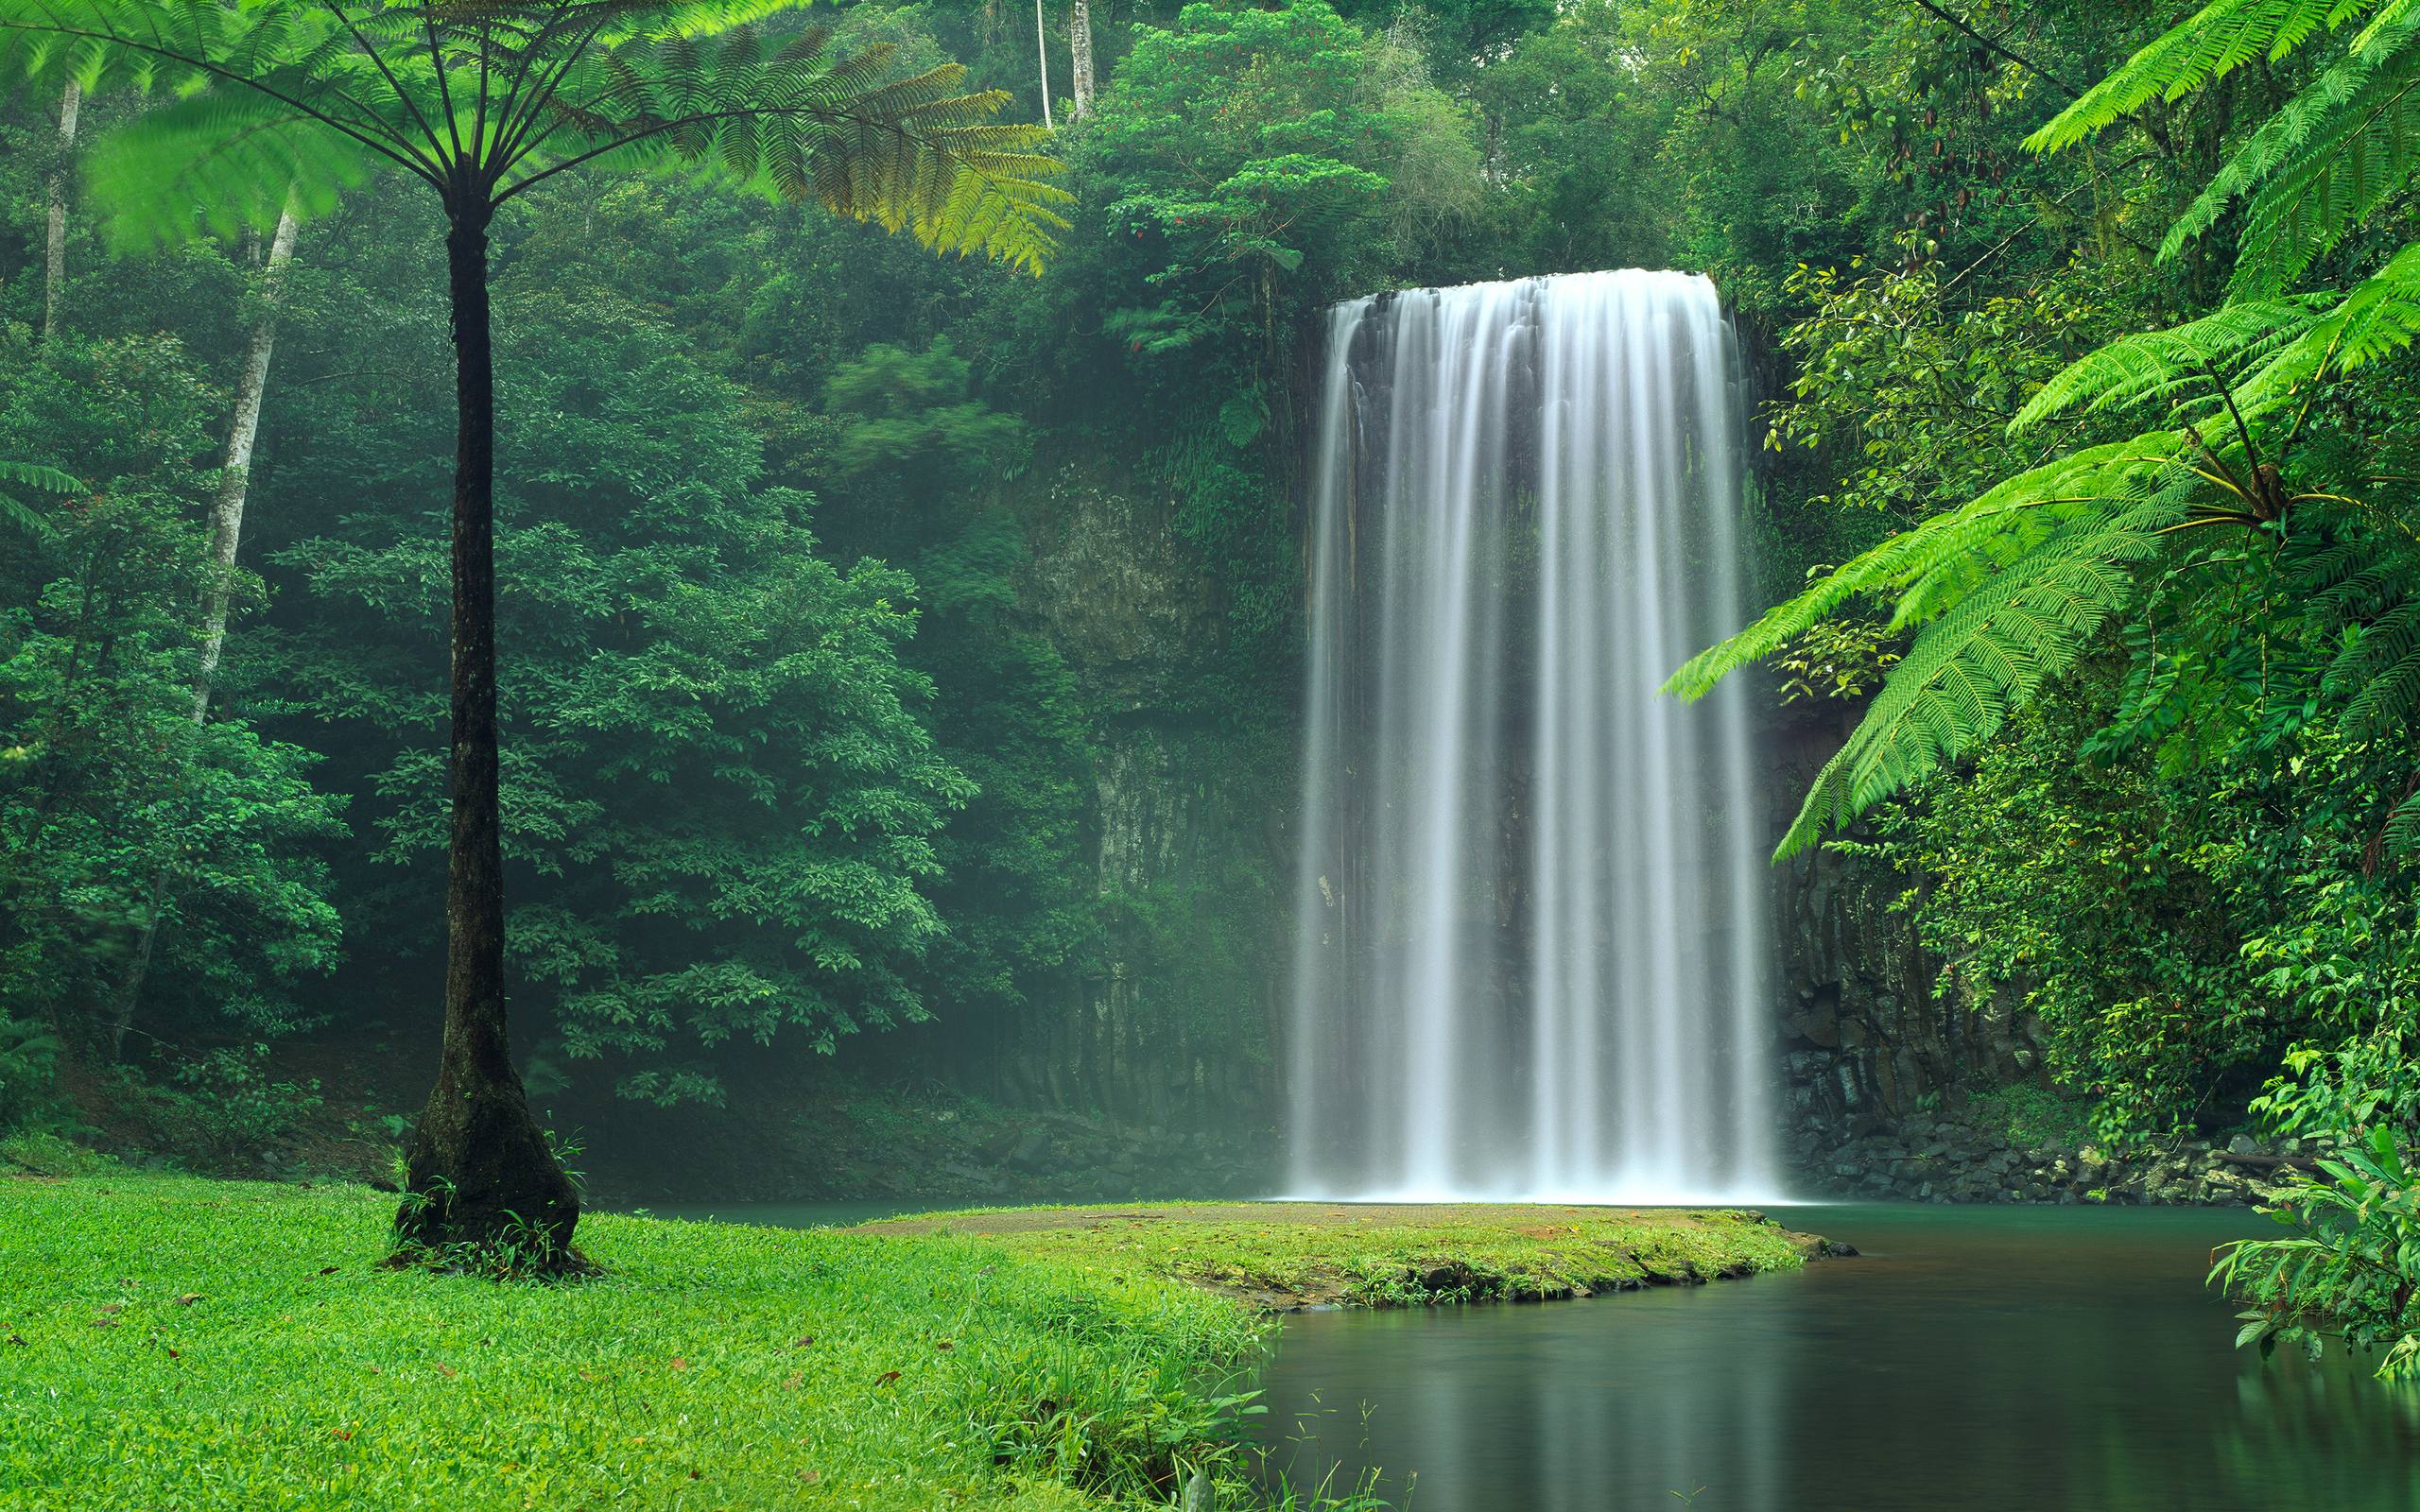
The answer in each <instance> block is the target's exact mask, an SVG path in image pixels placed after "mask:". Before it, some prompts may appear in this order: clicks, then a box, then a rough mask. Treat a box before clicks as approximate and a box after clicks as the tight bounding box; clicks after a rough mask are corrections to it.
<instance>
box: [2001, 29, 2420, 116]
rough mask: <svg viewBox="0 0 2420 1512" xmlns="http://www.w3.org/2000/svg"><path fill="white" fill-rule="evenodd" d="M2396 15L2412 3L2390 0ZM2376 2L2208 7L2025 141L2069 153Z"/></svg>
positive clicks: (2275, 55)
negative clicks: (2086, 140) (2104, 132)
mask: <svg viewBox="0 0 2420 1512" xmlns="http://www.w3.org/2000/svg"><path fill="white" fill-rule="evenodd" d="M2391 3H2392V4H2394V6H2396V7H2397V8H2398V9H2399V8H2401V7H2403V6H2405V5H2408V4H2409V3H2410V0H2391ZM2374 9H2377V0H2211V3H2210V4H2208V5H2205V6H2204V7H2203V8H2202V9H2200V10H2197V11H2195V12H2194V13H2193V14H2192V15H2190V16H2188V17H2187V18H2186V19H2185V20H2184V21H2182V22H2179V23H2178V24H2177V25H2176V26H2173V27H2171V28H2169V30H2168V31H2167V32H2166V33H2164V34H2163V35H2161V36H2160V37H2159V38H2157V39H2156V40H2154V41H2152V43H2148V44H2147V45H2145V46H2144V47H2143V48H2142V50H2140V51H2139V52H2137V53H2135V55H2134V56H2133V57H2132V58H2129V59H2127V60H2126V61H2125V62H2124V63H2122V64H2120V65H2118V69H2117V71H2116V72H2114V73H2112V74H2111V75H2110V76H2109V77H2107V78H2104V79H2102V80H2101V81H2100V83H2099V84H2096V85H2094V86H2093V87H2092V88H2091V89H2089V90H2086V91H2085V92H2084V93H2083V96H2082V97H2081V98H2079V99H2078V100H2076V102H2075V103H2074V104H2072V105H2070V106H2068V107H2067V108H2066V110H2064V111H2061V112H2059V113H2058V114H2057V115H2055V116H2052V117H2051V118H2050V120H2049V122H2048V124H2047V125H2045V126H2044V127H2043V128H2042V129H2040V130H2038V131H2036V132H2034V133H2033V134H2032V135H2031V136H2030V137H2028V138H2026V142H2025V145H2026V146H2028V147H2031V149H2033V150H2034V151H2036V152H2056V151H2058V150H2059V149H2061V148H2063V147H2070V146H2075V145H2076V144H2077V143H2079V142H2082V141H2083V139H2084V138H2086V137H2088V136H2091V135H2092V134H2093V133H2095V132H2097V131H2100V130H2101V129H2104V128H2106V127H2108V126H2110V125H2111V124H2113V123H2115V122H2117V121H2118V120H2120V119H2122V118H2123V117H2125V116H2128V115H2131V114H2133V113H2134V112H2136V111H2138V110H2140V109H2142V108H2143V107H2144V106H2146V105H2148V104H2150V103H2151V102H2152V101H2153V100H2169V101H2174V100H2179V99H2182V98H2184V97H2185V96H2186V95H2187V94H2191V93H2192V92H2193V91H2194V90H2197V89H2200V88H2201V87H2202V86H2204V85H2205V84H2208V83H2211V82H2213V81H2215V80H2217V79H2221V78H2223V77H2226V76H2227V75H2229V74H2231V73H2233V72H2235V71H2236V70H2237V69H2238V68H2241V67H2242V66H2243V65H2244V64H2246V63H2249V62H2253V61H2255V60H2259V59H2264V58H2265V59H2267V60H2270V61H2272V62H2274V61H2275V60H2278V59H2280V58H2283V57H2285V56H2286V54H2288V53H2289V52H2291V51H2292V50H2293V49H2294V48H2295V47H2297V46H2300V45H2301V44H2302V43H2305V42H2307V41H2308V40H2309V39H2310V38H2311V37H2313V36H2315V35H2317V34H2319V33H2320V32H2323V31H2334V30H2335V29H2337V28H2338V27H2340V26H2343V25H2344V24H2345V23H2347V22H2350V21H2354V20H2357V19H2359V17H2361V16H2363V15H2365V14H2368V13H2369V12H2371V11H2373V10H2374Z"/></svg>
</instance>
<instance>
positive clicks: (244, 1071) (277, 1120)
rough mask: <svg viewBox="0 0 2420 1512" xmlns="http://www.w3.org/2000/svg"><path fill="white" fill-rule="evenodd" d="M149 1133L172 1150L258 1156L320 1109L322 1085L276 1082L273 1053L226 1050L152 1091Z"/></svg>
mask: <svg viewBox="0 0 2420 1512" xmlns="http://www.w3.org/2000/svg"><path fill="white" fill-rule="evenodd" d="M146 1101H147V1104H148V1111H149V1115H150V1116H149V1119H148V1122H149V1123H150V1124H151V1125H152V1131H153V1133H154V1135H155V1137H156V1138H158V1139H159V1141H160V1142H161V1143H163V1144H164V1145H165V1146H167V1147H168V1148H169V1149H170V1150H171V1151H173V1152H176V1153H179V1154H191V1155H196V1156H200V1157H203V1158H206V1159H214V1160H226V1159H229V1158H231V1157H235V1156H245V1155H254V1154H258V1153H259V1152H260V1151H261V1150H262V1149H264V1148H265V1147H267V1146H268V1145H270V1144H272V1143H276V1142H277V1141H278V1140H280V1139H283V1138H285V1136H286V1135H288V1134H291V1133H292V1132H294V1130H295V1129H296V1128H297V1127H298V1126H300V1125H301V1124H302V1121H303V1120H304V1119H307V1118H309V1117H310V1116H311V1115H312V1114H313V1113H315V1112H317V1111H318V1110H319V1108H320V1084H319V1082H318V1081H317V1080H314V1081H312V1082H310V1083H308V1084H307V1085H304V1084H300V1083H296V1082H290V1081H278V1080H275V1079H273V1078H272V1077H271V1075H270V1073H269V1069H268V1046H267V1045H262V1044H255V1045H249V1046H228V1047H224V1048H221V1049H217V1050H213V1051H211V1052H209V1053H208V1054H207V1055H202V1056H197V1057H194V1058H192V1059H190V1060H188V1061H186V1062H185V1063H184V1064H183V1065H181V1066H179V1067H177V1068H176V1070H175V1071H174V1072H172V1073H171V1074H170V1076H169V1085H167V1086H165V1087H153V1088H151V1089H149V1095H148V1097H147V1099H146Z"/></svg>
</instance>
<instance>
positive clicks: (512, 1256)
mask: <svg viewBox="0 0 2420 1512" xmlns="http://www.w3.org/2000/svg"><path fill="white" fill-rule="evenodd" d="M450 1081H451V1078H442V1079H441V1080H440V1082H439V1084H438V1087H437V1090H436V1091H434V1092H432V1093H431V1094H430V1096H429V1100H428V1107H427V1108H426V1109H425V1110H424V1111H423V1113H422V1114H421V1118H420V1125H419V1126H418V1127H417V1128H415V1129H414V1130H413V1131H412V1138H411V1143H410V1144H409V1145H408V1146H407V1147H406V1155H405V1166H406V1177H405V1181H404V1201H403V1205H402V1206H401V1207H400V1208H399V1209H397V1210H396V1212H395V1243H396V1246H397V1248H398V1249H399V1250H400V1251H403V1252H404V1253H406V1255H414V1256H418V1255H430V1256H436V1257H449V1258H458V1259H459V1260H460V1261H462V1262H463V1268H465V1269H480V1270H487V1269H495V1268H502V1269H504V1270H508V1271H511V1272H514V1273H527V1274H536V1275H562V1274H566V1273H572V1272H578V1271H582V1270H585V1269H587V1268H589V1267H588V1263H587V1262H586V1261H585V1260H583V1259H581V1258H580V1256H579V1252H578V1251H577V1250H575V1249H573V1248H572V1245H571V1236H572V1229H573V1227H574V1226H575V1225H576V1224H578V1223H579V1191H578V1189H577V1188H575V1187H574V1186H573V1185H572V1183H571V1178H570V1177H567V1176H565V1175H564V1174H563V1170H562V1165H561V1164H559V1163H558V1162H557V1161H556V1160H555V1154H554V1151H553V1150H552V1149H550V1148H548V1146H547V1143H546V1137H545V1135H544V1133H542V1132H540V1130H539V1128H538V1125H537V1124H536V1123H535V1122H534V1121H533V1120H532V1119H531V1118H530V1116H529V1111H528V1106H527V1102H526V1101H525V1100H524V1099H523V1098H522V1097H521V1096H520V1095H519V1093H520V1088H519V1087H518V1086H517V1085H516V1086H513V1087H511V1088H510V1094H511V1095H505V1091H506V1090H505V1089H495V1090H493V1091H485V1090H482V1091H473V1092H467V1093H466V1092H463V1091H458V1089H457V1088H455V1087H453V1086H451V1085H448V1083H449V1082H450Z"/></svg>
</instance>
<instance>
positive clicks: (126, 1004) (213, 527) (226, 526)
mask: <svg viewBox="0 0 2420 1512" xmlns="http://www.w3.org/2000/svg"><path fill="white" fill-rule="evenodd" d="M295 231H296V227H295V221H294V212H293V211H292V210H288V211H286V212H285V214H284V215H280V216H278V217H277V233H276V235H274V236H272V237H271V238H270V239H269V246H268V266H267V276H266V277H265V278H264V280H263V282H262V284H261V300H262V305H263V307H262V311H261V316H260V318H259V319H257V320H255V321H253V322H252V329H251V335H250V336H249V337H248V338H247V339H246V341H245V343H244V368H243V370H242V371H241V372H239V373H237V374H236V375H235V414H234V418H233V420H231V421H228V424H227V458H226V462H225V465H223V466H222V467H221V468H220V469H219V471H218V492H217V495H216V497H215V498H213V499H212V500H211V505H210V566H211V578H210V586H209V587H208V588H206V589H205V590H203V592H202V600H201V663H200V665H199V667H198V668H197V669H196V670H195V672H194V679H193V721H194V723H195V724H199V723H201V722H202V720H203V719H205V718H207V717H209V714H210V684H211V681H212V679H215V678H216V676H217V675H218V658H219V654H220V652H221V651H223V650H224V649H225V647H226V644H227V595H228V589H229V585H230V582H231V580H232V579H233V576H234V572H235V549H236V547H237V546H238V545H239V544H241V542H242V541H243V537H244V501H245V499H246V498H247V497H248V496H249V495H250V493H251V469H252V442H253V440H254V438H257V437H258V436H259V435H260V428H261V399H262V396H263V395H264V394H266V393H267V392H268V359H269V353H270V352H272V351H274V350H275V349H276V346H277V283H278V274H279V273H280V272H282V271H283V270H284V269H285V265H286V264H287V263H289V262H292V261H293V260H294V235H295ZM254 245H255V246H257V245H258V242H257V238H255V239H254ZM168 881H169V879H168V876H167V874H166V873H165V872H163V873H162V874H160V875H159V876H156V877H154V878H152V879H151V895H150V898H149V900H148V901H147V902H146V904H145V907H144V911H143V933H142V934H141V936H138V937H137V938H136V940H135V942H134V959H133V961H132V962H131V963H130V965H129V966H128V967H127V971H126V981H125V982H124V983H123V984H122V985H121V986H120V987H119V988H118V994H117V1001H116V1002H115V1003H114V1004H112V1005H111V1008H110V1021H109V1040H110V1057H111V1058H112V1059H117V1058H119V1057H123V1056H124V1055H125V1054H126V1034H127V1031H128V1030H129V1029H131V1028H132V1027H134V1011H135V1009H136V1007H137V1006H138V1005H140V1004H141V1003H142V1001H143V987H144V984H145V982H146V981H147V980H148V979H149V977H150V975H151V955H152V948H153V946H154V945H155V944H156V943H157V941H158V938H159V934H160V900H161V899H162V898H164V897H165V896H166V895H167V890H168Z"/></svg>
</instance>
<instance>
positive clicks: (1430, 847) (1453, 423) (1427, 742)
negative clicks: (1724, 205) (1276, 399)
mask: <svg viewBox="0 0 2420 1512" xmlns="http://www.w3.org/2000/svg"><path fill="white" fill-rule="evenodd" d="M1329 321H1330V324H1329V331H1328V356H1327V366H1326V372H1325V377H1324V381H1323V386H1322V393H1321V396H1320V404H1321V409H1320V417H1319V430H1318V441H1317V450H1316V453H1315V455H1314V456H1313V458H1312V465H1313V469H1314V472H1313V478H1312V483H1313V487H1314V489H1315V495H1316V496H1315V508H1314V513H1313V539H1312V541H1311V558H1312V580H1311V585H1310V586H1311V603H1310V617H1311V663H1310V677H1309V710H1308V715H1309V719H1308V739H1307V749H1306V752H1305V786H1304V795H1303V797H1304V815H1305V823H1304V831H1303V851H1302V875H1301V878H1300V893H1299V898H1300V902H1299V918H1298V936H1299V937H1298V941H1297V950H1296V956H1295V978H1294V1000H1295V1006H1294V1015H1293V1022H1292V1028H1293V1033H1292V1041H1291V1044H1290V1045H1289V1046H1288V1068H1289V1078H1290V1083H1289V1091H1288V1098H1289V1103H1290V1107H1291V1120H1290V1130H1289V1137H1290V1143H1291V1147H1292V1166H1293V1170H1292V1176H1293V1185H1294V1188H1295V1190H1296V1191H1297V1192H1298V1193H1301V1194H1305V1195H1319V1196H1329V1197H1350V1196H1371V1197H1374V1196H1387V1197H1395V1198H1415V1197H1417V1198H1444V1197H1534V1198H1540V1199H1549V1200H1566V1201H1581V1200H1594V1201H1617V1202H1655V1201H1703V1200H1717V1199H1733V1200H1737V1199H1749V1198H1756V1197H1769V1196H1771V1195H1772V1186H1773V1181H1772V1176H1771V1172H1772V1159H1771V1153H1770V1141H1771V1135H1772V1129H1771V1125H1772V1106H1771V1102H1772V1091H1771V1088H1770V1085H1769V1083H1770V1076H1769V1074H1768V1071H1769V1068H1768V1064H1767V1047H1768V1044H1769V1042H1770V1040H1771V1038H1772V1030H1771V1027H1770V1024H1769V1022H1768V1020H1769V1004H1768V1002H1767V997H1768V990H1769V989H1768V983H1767V980H1766V971H1767V965H1766V954H1767V946H1766V932H1765V928H1766V912H1767V907H1768V893H1767V890H1766V881H1765V868H1764V859H1763V857H1764V845H1763V844H1762V843H1761V839H1760V837H1761V835H1762V831H1763V819H1762V816H1761V815H1760V814H1759V812H1758V811H1757V807H1756V803H1755V782H1753V781H1752V775H1751V771H1750V747H1749V738H1750V736H1749V726H1748V711H1747V706H1746V704H1745V702H1744V701H1743V696H1742V694H1741V693H1740V692H1739V691H1738V690H1737V689H1725V690H1724V691H1723V692H1721V693H1719V694H1718V695H1717V696H1714V697H1712V698H1709V699H1707V700H1706V701H1705V702H1703V703H1702V704H1698V705H1695V706H1689V705H1684V704H1682V703H1680V702H1678V701H1677V700H1674V699H1672V698H1669V697H1667V696H1663V695H1662V694H1661V693H1660V692H1659V691H1658V690H1659V688H1660V686H1661V684H1662V682H1663V680H1664V679H1665V678H1666V677H1667V676H1668V674H1669V673H1670V672H1671V670H1672V669H1673V668H1674V667H1676V666H1678V665H1679V664H1680V663H1681V662H1683V661H1685V660H1686V658H1687V657H1688V656H1689V654H1690V653H1691V652H1693V651H1695V650H1696V649H1698V648H1699V647H1700V646H1702V645H1703V644H1706V643H1707V641H1708V640H1709V639H1710V638H1712V637H1713V636H1715V635H1718V634H1720V633H1724V632H1727V631H1729V630H1731V629H1733V628H1736V627H1737V626H1738V625H1739V624H1740V623H1741V617H1742V616H1741V611H1742V609H1743V607H1744V606H1743V602H1742V596H1741V583H1740V578H1741V571H1740V544H1739V540H1738V514H1739V509H1740V503H1741V487H1742V477H1741V468H1740V458H1739V450H1740V439H1741V436H1742V432H1743V421H1742V416H1741V412H1740V401H1739V396H1738V392H1737V389H1738V385H1737V360H1736V355H1735V348H1734V344H1733V341H1732V338H1731V333H1730V329H1729V327H1728V325H1727V323H1726V322H1725V321H1724V319H1723V316H1722V311H1721V306H1720V302H1719V301H1718V300H1717V298H1716V295H1715V291H1714V288H1713V285H1711V284H1710V283H1707V282H1706V281H1705V280H1703V279H1702V278H1696V277H1691V276H1686V275H1683V274H1677V273H1648V272H1637V271H1631V272H1620V273H1588V274H1579V275H1574V276H1569V277H1562V278H1546V279H1528V280H1523V281H1521V282H1518V283H1479V284H1473V285H1470V286H1468V287H1464V288H1451V289H1424V290H1419V291H1415V292H1411V293H1404V294H1393V295H1385V296H1381V297H1379V298H1376V299H1369V300H1361V301H1355V302H1353V303H1350V304H1344V305H1340V306H1338V307H1337V308H1336V309H1335V310H1334V311H1332V312H1331V314H1330V316H1329Z"/></svg>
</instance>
